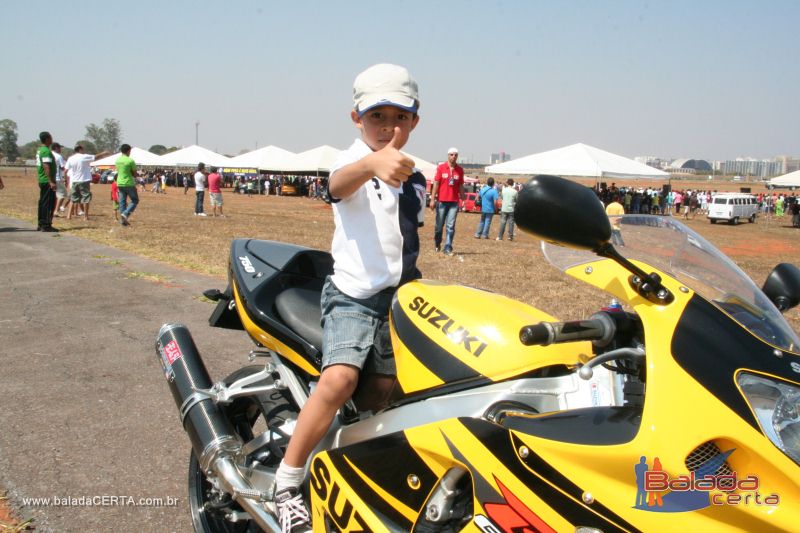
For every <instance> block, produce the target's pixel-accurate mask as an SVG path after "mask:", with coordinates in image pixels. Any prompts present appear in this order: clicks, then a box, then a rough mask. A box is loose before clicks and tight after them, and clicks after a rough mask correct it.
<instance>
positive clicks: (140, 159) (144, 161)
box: [90, 146, 169, 167]
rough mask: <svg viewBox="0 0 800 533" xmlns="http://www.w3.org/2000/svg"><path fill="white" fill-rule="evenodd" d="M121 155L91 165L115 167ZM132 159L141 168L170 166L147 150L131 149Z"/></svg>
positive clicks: (120, 153) (111, 156)
mask: <svg viewBox="0 0 800 533" xmlns="http://www.w3.org/2000/svg"><path fill="white" fill-rule="evenodd" d="M121 155H122V152H117V153H116V154H114V155H110V156H108V157H104V158H103V159H98V160H97V161H92V162H91V163H90V165H91V166H93V167H105V166H114V164H115V163H116V162H117V159H119V156H121ZM131 159H133V161H134V162H135V163H136V166H139V167H163V166H169V165H166V164H165V163H164V161H162V159H161V156H158V155H156V154H154V153H152V152H148V151H147V150H142V149H141V148H139V147H136V146H134V147H132V148H131Z"/></svg>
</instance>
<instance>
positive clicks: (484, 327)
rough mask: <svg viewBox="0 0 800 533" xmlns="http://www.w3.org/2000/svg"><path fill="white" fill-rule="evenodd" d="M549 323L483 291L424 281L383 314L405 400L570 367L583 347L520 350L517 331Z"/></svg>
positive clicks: (403, 290) (586, 346)
mask: <svg viewBox="0 0 800 533" xmlns="http://www.w3.org/2000/svg"><path fill="white" fill-rule="evenodd" d="M543 320H553V318H552V317H551V316H550V315H548V314H546V313H544V312H542V311H539V310H538V309H536V308H534V307H531V306H528V305H525V304H523V303H521V302H517V301H515V300H512V299H510V298H507V297H505V296H502V295H499V294H494V293H491V292H487V291H483V290H480V289H474V288H471V287H464V286H460V285H448V284H445V283H439V282H434V281H429V280H417V281H414V282H411V283H407V284H405V285H403V286H402V287H400V289H399V290H398V291H397V293H396V295H395V298H394V301H393V302H392V308H391V320H390V324H391V334H392V344H393V346H394V353H395V361H396V364H397V376H398V381H399V383H400V386H401V387H402V389H403V392H404V393H405V394H413V393H419V392H421V391H425V390H429V389H433V388H436V387H441V386H443V385H445V384H451V383H454V382H466V381H470V380H486V381H488V382H496V381H503V380H506V379H510V378H513V377H516V376H520V375H523V374H525V373H527V372H529V371H531V370H534V369H537V368H543V367H545V366H553V365H574V364H576V363H577V362H578V358H579V356H580V354H581V353H584V354H589V353H591V351H592V348H591V344H590V343H588V342H575V343H570V344H563V345H553V346H548V347H547V348H544V347H539V346H531V347H526V346H522V345H521V344H520V342H519V340H518V339H519V330H520V329H521V328H522V327H523V326H526V325H529V324H534V323H537V322H540V321H543Z"/></svg>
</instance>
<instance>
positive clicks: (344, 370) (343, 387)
mask: <svg viewBox="0 0 800 533" xmlns="http://www.w3.org/2000/svg"><path fill="white" fill-rule="evenodd" d="M358 375H359V370H358V368H356V367H354V366H350V365H344V364H333V365H330V366H327V367H325V368H324V369H323V371H322V374H321V376H320V379H319V383H318V384H317V388H316V389H315V390H314V393H313V394H312V395H311V396H310V397H309V398H308V401H307V402H306V404H305V405H304V406H303V409H302V410H301V411H300V416H299V417H298V418H297V425H296V426H295V428H294V432H293V434H292V438H291V439H290V440H289V446H288V447H287V448H286V454H285V455H284V457H283V460H282V461H281V464H280V465H279V466H278V470H277V471H276V472H275V503H276V505H277V507H278V518H279V520H280V523H281V531H282V532H292V531H294V530H296V529H297V530H308V529H310V527H311V516H310V513H309V511H308V507H307V506H306V504H305V502H304V500H303V495H302V494H301V493H300V485H302V483H303V478H304V474H305V464H306V461H307V460H308V456H309V455H311V452H312V450H313V449H314V448H315V447H316V446H317V444H319V441H320V440H321V439H322V437H324V436H325V433H327V431H328V428H330V425H331V422H332V421H333V417H334V416H335V415H336V411H338V410H339V408H340V407H341V406H342V405H344V403H345V402H346V401H347V400H348V399H349V398H350V397H351V396H352V394H353V391H354V390H355V388H356V385H357V384H358Z"/></svg>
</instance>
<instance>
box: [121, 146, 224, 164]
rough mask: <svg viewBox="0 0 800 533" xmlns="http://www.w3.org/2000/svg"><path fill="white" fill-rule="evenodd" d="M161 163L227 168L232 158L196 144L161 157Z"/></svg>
mask: <svg viewBox="0 0 800 533" xmlns="http://www.w3.org/2000/svg"><path fill="white" fill-rule="evenodd" d="M135 160H136V159H134V161H135ZM161 161H162V163H161V164H162V165H163V166H169V167H194V166H197V164H198V163H205V165H206V167H210V166H214V167H225V166H230V162H231V160H230V158H228V157H225V156H224V155H220V154H218V153H216V152H212V151H211V150H209V149H207V148H203V147H202V146H197V145H196V144H193V145H192V146H187V147H186V148H182V149H181V150H178V151H176V152H170V153H168V154H164V155H162V156H161Z"/></svg>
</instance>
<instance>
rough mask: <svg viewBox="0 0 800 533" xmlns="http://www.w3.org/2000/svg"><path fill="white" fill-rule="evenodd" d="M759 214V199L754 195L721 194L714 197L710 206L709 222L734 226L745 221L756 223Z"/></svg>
mask: <svg viewBox="0 0 800 533" xmlns="http://www.w3.org/2000/svg"><path fill="white" fill-rule="evenodd" d="M757 213H758V199H757V198H756V197H755V196H753V195H752V194H742V193H721V194H717V195H715V196H713V197H712V198H711V203H710V204H709V205H708V220H709V221H710V222H711V223H712V224H716V222H717V220H725V221H727V222H729V223H731V224H734V225H735V224H738V223H739V222H740V221H742V220H744V219H747V220H749V221H750V222H755V221H756V214H757Z"/></svg>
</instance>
